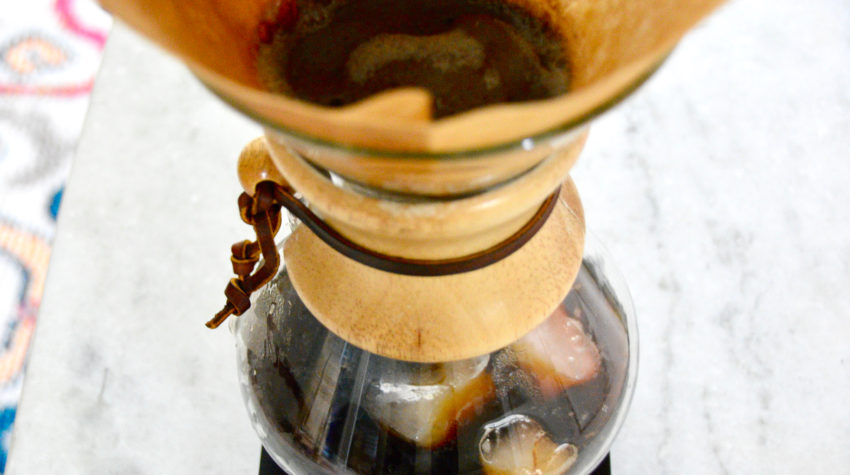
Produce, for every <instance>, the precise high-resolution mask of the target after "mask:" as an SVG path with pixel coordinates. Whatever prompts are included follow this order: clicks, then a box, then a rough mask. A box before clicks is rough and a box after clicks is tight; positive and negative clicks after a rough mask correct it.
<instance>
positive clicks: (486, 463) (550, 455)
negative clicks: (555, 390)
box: [478, 414, 578, 475]
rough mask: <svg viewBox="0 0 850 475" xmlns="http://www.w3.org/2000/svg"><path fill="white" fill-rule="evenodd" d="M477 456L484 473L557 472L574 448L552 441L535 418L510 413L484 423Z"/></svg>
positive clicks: (540, 474) (571, 459)
mask: <svg viewBox="0 0 850 475" xmlns="http://www.w3.org/2000/svg"><path fill="white" fill-rule="evenodd" d="M478 456H479V459H480V460H481V466H482V467H484V473H486V474H487V475H497V474H498V475H561V474H563V473H566V471H567V470H569V469H570V467H571V466H572V465H573V463H574V462H575V460H576V458H577V457H578V449H577V448H576V447H575V446H574V445H571V444H556V443H555V442H553V441H552V439H550V438H549V435H548V434H547V433H546V431H545V430H544V429H543V427H541V426H540V424H538V423H537V421H535V420H534V419H531V418H530V417H527V416H524V415H521V414H512V415H509V416H506V417H504V418H502V419H500V420H498V421H496V422H492V423H490V424H487V425H485V426H484V435H483V436H482V437H481V441H480V442H479V444H478Z"/></svg>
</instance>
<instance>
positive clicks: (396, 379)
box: [367, 356, 494, 447]
mask: <svg viewBox="0 0 850 475" xmlns="http://www.w3.org/2000/svg"><path fill="white" fill-rule="evenodd" d="M488 359H489V358H488V357H486V356H485V357H483V358H474V359H471V360H464V361H460V362H451V363H440V364H437V365H427V366H425V365H419V366H421V370H419V371H415V372H411V371H407V372H394V371H389V372H388V373H387V374H388V375H389V377H390V378H391V379H386V378H385V379H382V380H381V381H379V382H377V384H376V385H375V386H374V387H373V388H372V389H371V390H370V393H369V395H368V396H367V410H368V411H369V413H370V414H371V415H372V417H374V418H376V419H377V420H378V421H379V422H380V423H381V424H382V425H384V426H385V427H386V428H387V429H388V430H390V431H391V432H392V433H394V434H396V435H398V436H399V437H401V438H403V439H405V440H408V441H410V442H413V443H415V444H416V445H418V446H420V447H438V446H440V445H442V444H444V443H446V442H449V441H450V440H452V439H453V438H454V437H455V435H456V434H457V429H458V426H459V425H462V424H464V423H466V422H468V421H469V420H470V419H472V418H473V417H475V416H476V415H477V414H478V412H479V411H481V410H482V408H483V406H484V405H485V404H486V403H487V402H488V401H490V400H491V399H492V398H493V395H494V387H493V380H492V378H491V377H490V375H489V374H488V373H487V372H486V371H484V369H485V367H486V366H487V361H488Z"/></svg>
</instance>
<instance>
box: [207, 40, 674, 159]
mask: <svg viewBox="0 0 850 475" xmlns="http://www.w3.org/2000/svg"><path fill="white" fill-rule="evenodd" d="M671 54H672V50H671V51H669V52H667V53H666V54H665V55H664V56H663V57H662V58H661V59H660V60H658V61H657V62H656V63H654V64H653V65H652V66H651V67H649V68H648V69H647V70H646V71H644V72H643V73H642V74H641V75H639V76H638V77H637V78H636V79H635V80H634V81H632V82H630V83H629V84H627V85H626V87H624V88H623V89H621V90H619V91H618V92H617V93H616V94H613V95H612V96H611V97H610V98H608V99H607V100H606V101H604V102H602V103H601V104H599V105H597V106H595V107H592V108H590V109H588V110H586V111H584V112H583V113H582V114H580V115H578V116H577V117H574V118H572V119H570V120H567V121H566V122H564V123H562V124H559V125H557V126H555V127H552V128H550V129H547V130H544V131H542V132H539V133H537V134H534V135H530V136H528V137H523V138H520V139H515V140H510V141H508V142H503V143H498V144H495V145H486V146H483V147H478V148H470V149H464V150H452V151H447V152H414V151H410V150H398V151H393V150H390V149H382V148H373V147H363V146H359V145H349V144H343V143H340V142H334V141H332V140H328V139H325V138H322V137H317V136H315V135H311V134H308V133H304V132H301V131H298V130H295V129H293V128H290V127H288V126H284V125H282V124H279V123H277V122H275V121H273V120H271V119H269V118H267V117H264V116H262V115H260V114H257V113H254V112H253V111H251V110H249V109H248V108H247V107H245V106H243V105H241V104H239V103H238V102H236V101H235V100H233V99H231V98H230V97H229V96H227V95H226V94H224V93H222V92H220V91H218V90H217V89H216V88H215V87H213V86H212V85H211V84H209V83H207V82H206V81H204V80H203V78H201V77H200V76H198V75H195V77H196V78H197V79H198V80H199V81H200V83H201V84H202V85H203V86H204V87H205V88H206V89H207V90H209V91H210V92H211V93H212V94H213V95H215V96H216V97H218V98H219V99H220V100H221V101H222V102H224V103H225V104H227V105H229V106H230V107H231V108H233V109H235V110H236V111H238V112H240V113H241V114H243V115H245V116H246V117H248V118H249V119H251V120H253V121H255V122H257V123H258V124H260V125H261V126H263V127H266V128H268V129H271V130H273V131H274V132H276V133H279V134H283V135H289V136H291V137H293V138H295V139H297V140H301V141H304V142H309V143H310V144H311V145H313V146H319V147H326V148H332V149H334V150H335V151H337V152H342V153H348V154H352V155H361V156H369V157H374V158H393V159H422V160H428V159H430V160H453V159H467V158H476V157H481V156H488V155H492V154H497V153H504V152H509V151H512V150H516V149H528V148H529V141H531V143H532V146H533V144H535V143H537V142H541V141H546V140H552V139H555V138H557V137H559V136H561V135H564V134H567V133H569V132H571V131H573V130H574V129H576V128H578V127H580V126H581V125H583V124H585V123H588V122H590V121H591V120H593V119H594V118H596V117H598V116H600V115H602V114H603V113H605V112H607V111H608V110H610V109H612V108H613V107H614V106H616V105H618V104H620V103H621V102H623V101H624V100H625V99H626V98H628V97H629V96H631V95H632V93H634V92H635V91H636V90H637V89H639V88H640V87H641V86H642V85H643V84H645V83H646V81H648V80H649V78H650V77H652V76H653V75H654V74H655V72H656V71H658V70H659V69H660V68H661V66H662V65H663V64H664V63H665V62H666V61H667V59H668V58H669V57H670V55H671ZM193 74H194V73H193ZM567 94H569V93H567Z"/></svg>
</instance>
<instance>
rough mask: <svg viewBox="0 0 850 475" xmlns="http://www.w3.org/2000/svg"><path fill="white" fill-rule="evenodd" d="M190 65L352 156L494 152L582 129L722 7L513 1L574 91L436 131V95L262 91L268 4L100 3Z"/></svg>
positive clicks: (221, 89) (616, 0) (220, 87)
mask: <svg viewBox="0 0 850 475" xmlns="http://www.w3.org/2000/svg"><path fill="white" fill-rule="evenodd" d="M100 1H101V4H102V5H103V6H104V7H105V8H106V9H107V10H109V11H111V12H112V13H114V14H115V15H116V16H118V17H119V18H120V19H122V20H123V21H125V22H126V23H128V24H129V25H131V26H132V27H133V28H135V29H137V30H138V31H140V32H141V33H143V34H144V35H146V36H148V37H149V38H151V39H153V40H154V41H156V42H157V43H159V44H160V45H161V46H163V47H165V48H166V49H168V50H169V51H171V52H173V53H175V54H177V55H178V56H180V57H181V58H182V59H183V60H185V61H186V62H187V63H188V64H189V65H190V67H191V69H192V70H193V71H194V72H195V74H196V75H197V76H198V77H199V78H200V79H201V80H202V81H203V82H204V83H206V84H207V85H208V86H209V87H210V88H212V89H213V90H214V91H215V92H216V93H217V94H219V95H220V96H221V97H222V98H223V99H225V100H226V101H227V102H229V103H231V104H232V105H234V106H235V107H236V108H238V109H240V110H242V111H243V112H245V113H246V114H248V115H250V116H252V117H254V118H256V119H258V120H260V121H262V122H265V123H266V124H269V125H271V126H273V127H275V128H279V129H284V130H288V131H292V132H297V133H298V134H299V135H301V136H307V137H311V138H313V139H317V140H321V141H327V142H331V143H336V144H342V145H345V146H354V147H362V148H368V149H377V150H386V151H409V152H424V153H443V152H456V151H469V150H476V149H480V148H487V147H491V146H497V145H501V144H506V143H511V142H515V141H517V140H520V139H523V138H526V137H531V136H535V135H538V134H541V133H545V132H547V131H551V130H553V129H557V128H562V127H566V126H569V125H572V124H577V123H579V122H581V121H584V120H586V119H588V118H589V117H591V116H593V115H594V114H595V113H596V112H598V111H600V110H601V109H604V108H605V107H607V106H609V105H611V104H613V103H615V102H616V101H617V100H618V99H619V98H621V97H623V96H624V95H626V94H627V93H628V92H630V91H631V90H632V89H633V88H634V87H635V86H636V85H637V84H639V83H640V82H641V80H642V79H644V78H645V77H647V76H648V75H649V74H650V73H651V72H652V71H653V70H654V69H655V68H656V67H657V66H658V64H660V62H661V61H662V60H663V59H664V57H665V56H666V55H667V54H668V53H669V51H670V50H671V49H672V48H673V46H674V45H675V44H676V42H677V41H678V40H679V39H680V38H681V36H682V35H684V34H685V32H686V31H687V30H688V29H689V28H691V27H692V26H693V25H694V24H695V23H696V22H698V21H699V20H700V19H701V18H702V17H704V16H705V15H707V14H708V13H709V12H710V11H711V10H712V9H713V8H714V7H716V6H717V5H718V4H720V3H721V0H506V1H511V2H515V3H518V4H520V6H523V7H525V8H526V9H528V10H529V11H531V12H532V13H534V14H536V15H537V16H538V17H541V18H544V19H545V20H548V22H549V24H550V25H552V26H553V28H554V29H555V30H556V31H557V32H558V33H560V35H561V37H562V38H563V39H564V45H565V50H566V51H567V54H568V60H569V62H570V67H571V74H572V90H571V91H570V92H569V93H567V94H564V95H562V96H559V97H555V98H552V99H548V100H543V101H535V102H526V103H516V104H497V105H491V106H487V107H482V108H479V109H474V110H472V111H468V112H466V113H463V114H459V115H456V116H451V117H447V118H443V119H440V120H436V121H434V120H431V119H430V117H429V113H428V110H429V107H428V106H429V103H430V102H429V101H430V97H429V94H428V93H427V92H425V91H423V90H418V89H405V90H398V91H390V92H385V93H382V94H378V95H376V96H373V97H371V98H368V99H365V100H364V101H361V102H360V103H357V104H353V105H350V106H347V107H343V108H338V109H331V108H326V107H321V106H316V105H312V104H308V103H305V102H303V101H298V100H295V99H291V98H287V97H284V96H281V95H278V94H272V93H269V92H265V91H264V90H262V88H261V87H260V84H259V82H258V79H257V74H256V65H255V55H256V50H257V44H258V35H257V25H258V24H259V23H260V22H261V20H263V19H264V18H267V13H268V9H269V8H270V5H269V4H270V3H273V2H272V1H271V0H100Z"/></svg>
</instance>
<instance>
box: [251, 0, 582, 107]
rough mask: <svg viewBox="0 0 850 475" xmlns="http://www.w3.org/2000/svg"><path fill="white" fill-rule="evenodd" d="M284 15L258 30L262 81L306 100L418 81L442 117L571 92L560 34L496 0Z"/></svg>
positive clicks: (295, 8)
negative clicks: (481, 107)
mask: <svg viewBox="0 0 850 475" xmlns="http://www.w3.org/2000/svg"><path fill="white" fill-rule="evenodd" d="M284 1H291V2H295V1H296V0H284ZM280 11H281V12H283V13H282V14H278V17H277V18H278V20H277V21H276V22H275V23H264V24H263V25H261V26H260V37H261V40H265V41H261V45H260V48H259V53H258V71H259V73H260V79H261V81H262V82H263V83H264V85H265V86H266V87H267V88H269V89H270V90H272V91H274V92H280V93H283V94H287V95H291V96H294V97H296V98H298V99H302V100H305V101H309V102H314V103H317V104H321V105H325V106H342V105H346V104H350V103H353V102H356V101H358V100H360V99H363V98H365V97H368V96H370V95H372V94H375V93H377V92H380V91H383V90H387V89H392V88H396V87H402V86H419V87H423V88H426V89H428V90H429V91H431V93H432V94H433V95H434V111H433V112H434V115H435V117H443V116H448V115H452V114H456V113H458V112H463V111H466V110H469V109H473V108H476V107H480V106H483V105H487V104H493V103H500V102H519V101H529V100H536V99H545V98H548V97H553V96H556V95H559V94H562V93H564V92H566V90H567V84H568V74H567V69H568V68H567V60H566V56H565V54H564V51H563V48H562V45H561V39H560V38H559V37H558V36H557V35H556V34H555V33H554V32H553V31H552V30H551V29H550V28H549V27H548V26H547V25H546V24H545V22H544V21H542V20H540V19H538V18H535V17H534V16H532V15H531V14H529V13H528V12H526V11H525V10H523V9H521V8H519V7H517V6H514V5H510V4H506V3H503V2H500V1H498V0H432V1H423V0H329V1H328V0H324V1H323V0H298V1H297V4H296V3H285V4H283V5H281V9H280Z"/></svg>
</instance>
